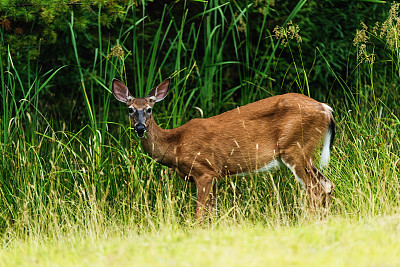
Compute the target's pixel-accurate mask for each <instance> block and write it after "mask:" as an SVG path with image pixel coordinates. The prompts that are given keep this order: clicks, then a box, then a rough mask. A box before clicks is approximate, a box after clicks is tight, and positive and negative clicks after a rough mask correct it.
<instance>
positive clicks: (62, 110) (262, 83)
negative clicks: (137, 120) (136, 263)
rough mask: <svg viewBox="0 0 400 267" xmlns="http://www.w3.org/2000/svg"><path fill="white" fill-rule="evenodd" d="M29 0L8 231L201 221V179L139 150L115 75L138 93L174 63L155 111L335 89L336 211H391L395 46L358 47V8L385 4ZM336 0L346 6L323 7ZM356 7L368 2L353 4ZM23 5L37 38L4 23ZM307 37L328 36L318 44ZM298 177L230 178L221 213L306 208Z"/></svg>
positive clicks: (17, 67) (12, 69) (249, 218)
mask: <svg viewBox="0 0 400 267" xmlns="http://www.w3.org/2000/svg"><path fill="white" fill-rule="evenodd" d="M29 3H30V5H28V6H23V9H24V10H30V9H34V8H38V9H37V10H36V11H35V12H33V11H32V14H31V15H29V14H30V13H29V12H28V11H21V10H20V8H21V6H18V5H22V4H21V3H20V2H14V1H13V2H8V1H2V2H1V7H2V8H1V10H2V11H1V12H3V13H1V19H2V22H3V24H1V25H3V26H1V27H2V28H1V36H0V37H1V39H0V41H1V44H2V46H1V49H3V50H2V54H1V55H0V68H1V69H0V70H1V73H0V75H1V76H0V79H1V101H2V106H1V117H0V136H1V139H0V233H1V234H2V235H4V239H3V242H4V243H6V242H8V240H7V236H8V235H9V233H12V236H13V237H17V238H27V237H29V236H32V235H34V234H36V233H38V234H44V233H47V234H48V235H53V236H57V235H58V234H60V233H63V232H65V233H68V231H69V230H70V229H71V228H73V227H77V228H79V229H83V231H86V230H87V231H91V230H92V231H93V229H98V228H96V227H97V226H103V225H109V224H110V222H113V223H115V224H121V225H135V226H137V229H138V231H147V230H148V229H159V228H162V227H165V225H167V226H171V225H184V226H188V225H192V224H193V217H192V214H193V210H194V204H195V200H194V196H195V188H194V185H192V184H191V183H189V182H186V181H183V180H182V179H180V178H178V177H177V176H176V175H175V174H174V173H172V172H170V171H169V170H168V169H167V168H165V167H163V166H160V165H159V164H157V163H154V161H152V160H151V159H150V158H149V157H148V156H147V155H146V154H144V153H143V151H142V149H141V147H140V140H138V139H137V138H136V137H135V135H134V132H133V131H132V130H131V128H130V127H129V126H130V125H129V122H128V120H127V115H126V110H125V107H122V106H121V105H119V104H120V103H118V102H117V101H115V100H114V99H113V97H112V95H111V93H110V84H111V81H112V79H113V78H114V77H116V78H119V79H121V80H123V81H124V82H125V83H127V84H128V86H129V87H130V90H131V92H132V93H133V94H134V95H135V96H144V95H145V94H146V93H147V92H149V91H150V89H151V88H153V87H154V86H155V85H156V84H158V83H159V82H160V81H162V80H163V79H165V78H166V77H168V76H171V77H172V88H171V89H172V90H171V92H170V94H169V95H168V97H167V98H166V99H165V100H164V101H162V102H160V103H157V105H156V106H155V110H154V114H155V119H156V120H157V122H158V123H159V124H160V125H161V126H162V127H176V126H180V125H182V124H183V123H185V122H186V121H187V120H189V119H190V118H193V117H197V116H199V114H198V113H197V109H194V107H196V106H197V107H200V108H201V109H202V110H203V111H204V114H205V117H209V116H212V115H214V114H218V113H220V112H223V111H225V110H227V109H231V108H233V107H235V106H236V105H238V104H246V103H249V102H252V101H254V100H257V99H260V98H263V97H267V96H270V95H272V94H277V93H280V92H286V91H293V92H302V93H304V94H308V95H311V96H314V97H316V98H317V99H318V100H320V101H327V102H329V103H330V105H332V106H333V108H334V110H336V113H335V117H336V121H337V126H338V132H337V136H338V140H339V141H337V142H336V143H335V144H334V149H333V152H332V153H333V155H332V163H331V166H330V167H329V168H328V169H327V170H324V173H325V174H326V175H327V176H328V177H329V178H330V179H332V180H333V182H334V183H335V184H336V193H335V199H334V202H333V206H332V209H331V211H330V213H329V214H334V215H335V214H338V215H343V216H345V217H346V216H348V217H352V216H353V215H354V214H356V216H361V217H369V216H372V215H376V214H382V213H384V214H385V213H386V214H391V213H394V212H396V211H395V209H394V208H393V207H398V206H399V203H400V195H399V193H398V192H400V184H399V177H398V175H397V174H398V173H399V164H398V163H399V162H400V159H399V156H398V153H397V151H398V149H399V148H400V137H399V133H398V126H399V125H400V121H399V118H398V116H397V114H398V113H399V106H398V104H397V103H398V102H397V101H395V99H397V98H398V93H397V92H396V91H397V90H395V89H396V88H397V87H398V78H399V76H398V68H397V67H396V66H398V65H397V61H398V57H396V55H398V49H395V50H390V49H389V50H387V49H386V50H385V49H383V51H380V52H381V53H383V54H382V55H383V56H386V57H384V59H381V62H379V63H376V62H375V63H373V62H365V61H363V62H361V61H360V60H359V58H358V57H357V56H356V54H357V52H358V51H357V47H354V46H353V39H354V36H355V33H356V28H358V27H359V26H358V25H359V21H357V20H358V18H361V17H363V16H364V18H365V16H367V15H368V16H369V15H370V14H369V13H368V12H370V11H371V10H374V8H375V9H379V8H380V6H377V5H372V4H370V6H366V5H364V4H365V3H359V2H358V3H357V4H354V5H353V4H350V3H347V2H346V3H347V4H346V5H345V6H344V8H343V9H339V4H340V3H342V2H338V1H328V2H326V3H323V4H319V2H316V1H309V2H306V1H299V2H298V3H292V2H291V1H286V2H284V3H279V6H278V4H277V3H275V4H274V3H273V1H256V2H253V1H241V2H239V3H238V2H231V1H221V2H220V1H217V0H214V1H209V2H202V1H193V2H192V1H188V2H185V1H178V2H174V3H171V2H168V4H164V3H163V2H161V1H154V2H146V3H147V4H146V5H141V6H137V5H135V3H134V2H129V3H125V2H122V1H121V2H118V1H114V2H109V1H104V2H92V1H91V2H89V1H86V2H78V3H76V2H59V4H60V5H59V6H58V5H53V4H52V3H50V1H49V2H46V1H39V2H33V1H32V2H29ZM46 3H47V4H48V5H45V4H46ZM342 4H343V3H342ZM326 5H333V6H334V7H336V9H332V10H326V8H325V7H326ZM16 7H18V8H16ZM39 7H40V8H39ZM363 7H364V8H365V9H363ZM6 8H7V10H9V11H7V12H8V13H5V11H4V10H5V9H6ZM352 10H353V11H354V10H358V11H359V12H356V14H355V15H353V17H351V18H350V13H351V12H352ZM387 10H388V9H387ZM319 11H321V12H319ZM10 12H11V13H10ZM12 12H14V13H12ZM19 12H28V13H29V14H28V13H27V14H28V15H25V17H28V18H29V21H25V22H24V23H25V26H26V25H28V26H29V27H28V26H26V27H23V29H24V33H27V34H26V36H30V37H26V38H32V40H30V39H29V40H25V41H24V42H26V44H28V43H29V44H28V46H27V47H25V46H24V45H23V44H22V43H19V42H22V40H23V38H19V37H18V36H17V35H16V34H14V33H15V28H12V30H11V28H10V29H8V28H5V26H4V25H7V24H4V21H6V20H9V21H11V22H12V24H11V26H10V27H15V26H16V24H14V23H17V21H22V18H24V17H23V16H22V15H18V16H17V13H19ZM377 13H379V12H377ZM12 14H13V15H12ZM317 14H321V16H322V17H318V16H317ZM385 14H386V15H387V12H386V13H385ZM333 15H336V16H338V17H340V16H341V17H342V18H348V19H349V21H347V20H345V21H346V23H345V24H343V25H348V29H346V30H344V29H343V28H341V26H339V25H341V24H334V23H332V22H331V21H329V18H331V17H333ZM32 16H33V17H32ZM105 17H107V18H105ZM384 19H385V18H383V19H382V20H380V21H384ZM313 21H322V22H325V24H326V25H325V26H326V27H325V28H324V25H317V24H316V23H315V22H313ZM339 21H341V20H339ZM21 23H22V22H21ZM21 25H22V24H21ZM296 25H298V26H296ZM276 26H279V27H276ZM108 27H110V28H108ZM28 28H29V29H30V30H29V31H28V32H25V30H26V29H28ZM274 29H275V31H274ZM52 31H54V33H52ZM319 32H320V33H319ZM338 33H340V34H339V35H336V34H338ZM325 34H327V36H325ZM24 36H25V35H24ZM45 36H47V37H45ZM56 36H57V38H55V37H56ZM332 36H333V37H334V38H333V37H332ZM338 36H339V37H338ZM10 38H11V39H10ZM12 38H16V39H15V40H14V41H13V39H12ZM24 38H25V37H24ZM279 38H280V39H279ZM300 38H301V39H300ZM335 39H336V40H338V41H337V43H335ZM10 40H11V41H10ZM54 40H55V42H53V41H54ZM300 40H301V42H300ZM313 42H319V44H318V49H317V50H315V46H314V45H315V44H314V43H313ZM368 44H369V43H368ZM322 45H324V46H322ZM23 46H24V47H23ZM335 47H337V48H338V49H339V50H338V51H336V50H334V48H335ZM20 49H27V50H25V52H26V51H30V53H37V55H39V56H38V57H32V56H31V55H30V54H28V53H22V50H20ZM35 49H37V50H36V51H37V52H34V50H35ZM369 51H371V50H369ZM335 53H337V55H336V54H335ZM377 57H378V56H377ZM33 58H35V60H32V59H33ZM375 64H382V65H379V67H378V68H377V67H374V66H376V65H375ZM393 95H394V96H393ZM293 180H294V179H293V176H292V174H291V173H290V172H288V171H285V170H282V171H279V172H275V173H273V174H268V175H265V176H263V175H254V177H250V178H247V179H244V178H233V179H226V180H221V182H219V184H218V193H219V199H218V203H219V206H218V207H219V213H218V216H219V217H218V218H216V223H226V224H229V223H238V224H241V223H243V224H247V223H250V224H252V223H261V224H267V223H269V222H275V224H273V225H281V224H286V225H287V224H289V225H290V224H292V223H293V224H295V223H298V222H302V221H303V220H304V218H307V217H308V216H309V213H308V209H307V201H305V199H306V196H305V194H304V191H303V190H302V189H301V188H300V187H299V186H298V185H297V184H296V183H294V182H293ZM49 222H50V223H49ZM71 226H73V227H71ZM94 232H95V231H94Z"/></svg>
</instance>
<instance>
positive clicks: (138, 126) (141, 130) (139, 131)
mask: <svg viewBox="0 0 400 267" xmlns="http://www.w3.org/2000/svg"><path fill="white" fill-rule="evenodd" d="M135 132H136V133H137V135H138V136H139V137H143V136H144V133H145V132H146V125H144V124H143V123H138V124H136V125H135Z"/></svg>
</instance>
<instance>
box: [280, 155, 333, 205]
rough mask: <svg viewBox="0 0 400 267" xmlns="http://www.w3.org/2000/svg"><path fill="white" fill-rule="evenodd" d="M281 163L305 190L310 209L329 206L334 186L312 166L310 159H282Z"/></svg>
mask: <svg viewBox="0 0 400 267" xmlns="http://www.w3.org/2000/svg"><path fill="white" fill-rule="evenodd" d="M282 162H283V163H284V164H285V165H286V166H287V167H288V168H289V169H290V170H291V171H292V172H293V174H294V176H295V177H296V178H297V180H298V181H299V182H300V183H301V184H302V186H303V187H304V188H305V189H306V190H307V193H308V195H309V196H310V204H311V207H312V208H318V207H328V206H329V204H330V201H331V195H332V192H333V190H334V188H335V185H334V184H333V183H332V182H331V181H330V180H329V179H328V178H326V177H325V176H324V175H323V174H322V173H321V172H320V171H319V170H318V169H317V168H316V167H315V166H314V165H313V164H312V161H311V159H309V160H308V161H307V160H305V159H304V158H300V159H295V158H290V157H283V158H282Z"/></svg>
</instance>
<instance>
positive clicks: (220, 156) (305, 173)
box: [112, 79, 335, 221]
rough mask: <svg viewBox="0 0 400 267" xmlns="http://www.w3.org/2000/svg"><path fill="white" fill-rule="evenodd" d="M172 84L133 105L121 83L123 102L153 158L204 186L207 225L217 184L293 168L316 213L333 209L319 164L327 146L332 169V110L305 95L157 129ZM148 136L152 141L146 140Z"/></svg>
mask: <svg viewBox="0 0 400 267" xmlns="http://www.w3.org/2000/svg"><path fill="white" fill-rule="evenodd" d="M169 84H170V79H166V80H165V81H163V82H162V83H160V84H159V85H158V86H157V87H156V88H154V89H153V90H152V91H151V92H150V94H149V95H148V96H146V97H144V98H142V97H137V98H135V97H133V96H132V95H131V94H130V92H129V90H128V88H127V87H126V85H125V84H123V83H122V82H120V81H118V80H117V79H114V80H113V83H112V91H113V94H114V96H115V97H116V98H117V100H119V101H121V102H123V103H125V104H126V105H127V106H128V111H129V116H130V119H131V121H132V125H133V126H134V129H135V131H136V133H137V135H138V136H139V137H141V138H142V139H141V140H142V142H141V143H142V146H143V148H144V149H145V150H146V152H147V153H148V154H149V155H150V156H151V157H152V158H153V159H154V160H155V161H157V162H159V163H161V164H163V165H166V166H168V167H171V168H174V169H175V170H176V171H177V172H178V174H179V175H180V176H181V177H182V178H184V179H189V180H192V181H194V182H195V183H196V188H197V202H196V203H197V204H196V213H195V217H196V218H197V220H199V221H202V220H203V218H204V216H205V214H206V212H207V211H209V209H210V206H211V208H212V205H210V202H211V203H212V202H213V200H214V199H215V197H216V196H215V193H216V192H214V189H215V187H214V186H213V184H214V182H215V181H216V179H220V178H222V177H226V176H234V175H245V174H247V173H250V172H264V171H268V170H269V169H271V168H276V167H278V166H279V165H286V166H287V167H288V168H289V169H290V170H291V171H292V172H293V174H294V176H295V177H296V178H297V180H298V181H299V182H300V183H301V184H302V185H303V186H304V187H305V188H306V190H307V192H308V193H309V196H310V200H311V203H312V204H313V205H321V204H322V203H326V202H327V201H328V202H329V200H330V197H331V193H332V192H333V189H334V184H333V183H332V182H331V181H330V180H328V179H327V178H326V177H325V176H324V175H323V174H322V173H321V172H320V171H319V170H318V169H317V168H316V167H315V166H314V164H313V161H312V154H313V152H314V150H315V149H316V148H317V147H318V145H319V143H320V142H321V141H323V149H322V155H321V165H322V166H326V165H327V164H328V162H329V154H330V148H331V144H332V142H333V139H334V133H335V129H334V128H335V122H334V119H333V116H332V109H331V108H330V107H329V106H328V105H326V104H323V103H320V102H318V101H316V100H314V99H312V98H309V97H307V96H305V95H302V94H296V93H289V94H284V95H278V96H273V97H269V98H266V99H263V100H259V101H257V102H254V103H251V104H248V105H245V106H242V107H238V108H236V109H233V110H230V111H228V112H225V113H222V114H220V115H217V116H214V117H211V118H207V119H192V120H190V121H189V122H187V123H186V124H184V125H182V126H180V127H178V128H175V129H161V128H160V127H159V126H158V125H157V123H156V122H155V121H154V119H153V116H152V108H153V105H154V103H156V102H158V101H161V100H163V99H164V98H165V96H166V95H167V93H168V90H169ZM145 133H146V134H145Z"/></svg>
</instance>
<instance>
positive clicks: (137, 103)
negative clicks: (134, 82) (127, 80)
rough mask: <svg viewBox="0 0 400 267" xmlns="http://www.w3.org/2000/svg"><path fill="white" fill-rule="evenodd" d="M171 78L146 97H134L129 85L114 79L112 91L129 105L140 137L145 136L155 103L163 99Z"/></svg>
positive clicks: (117, 97) (130, 115)
mask: <svg viewBox="0 0 400 267" xmlns="http://www.w3.org/2000/svg"><path fill="white" fill-rule="evenodd" d="M169 83H170V79H169V78H168V79H166V80H165V81H163V82H162V83H160V84H159V85H158V86H157V87H156V88H154V89H153V90H152V91H151V92H150V93H149V95H148V96H146V97H136V98H135V97H133V96H132V95H131V93H130V92H129V89H128V87H127V86H126V85H125V84H124V83H123V82H121V81H119V80H117V79H114V80H113V82H112V92H113V94H114V96H115V98H116V99H117V100H118V101H121V102H122V103H125V104H126V105H127V106H128V112H129V117H130V118H131V121H132V125H133V126H134V129H135V131H136V133H137V135H138V136H139V137H143V136H144V133H145V132H146V130H147V127H148V125H149V121H150V118H151V116H152V115H151V111H152V109H153V105H154V103H156V102H158V101H161V100H163V99H164V98H165V97H166V95H167V93H168V90H169Z"/></svg>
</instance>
